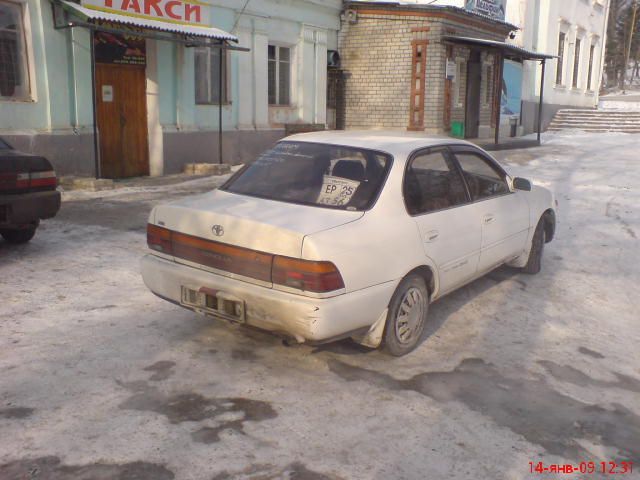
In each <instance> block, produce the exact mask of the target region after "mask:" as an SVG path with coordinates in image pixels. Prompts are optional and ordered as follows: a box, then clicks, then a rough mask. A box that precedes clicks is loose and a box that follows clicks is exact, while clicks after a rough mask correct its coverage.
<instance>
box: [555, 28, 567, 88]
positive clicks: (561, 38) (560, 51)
mask: <svg viewBox="0 0 640 480" xmlns="http://www.w3.org/2000/svg"><path fill="white" fill-rule="evenodd" d="M565 37H566V35H565V33H564V32H560V35H558V66H557V68H556V85H562V83H563V78H562V67H563V66H564V40H565Z"/></svg>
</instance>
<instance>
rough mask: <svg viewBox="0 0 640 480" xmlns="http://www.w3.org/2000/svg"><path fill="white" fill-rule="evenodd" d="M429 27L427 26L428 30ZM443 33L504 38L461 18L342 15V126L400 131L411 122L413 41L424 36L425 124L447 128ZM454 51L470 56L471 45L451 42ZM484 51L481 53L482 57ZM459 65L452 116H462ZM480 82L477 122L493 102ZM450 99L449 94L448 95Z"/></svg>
mask: <svg viewBox="0 0 640 480" xmlns="http://www.w3.org/2000/svg"><path fill="white" fill-rule="evenodd" d="M427 29H428V31H425V30H427ZM443 35H461V36H468V37H476V38H486V39H492V40H500V41H503V40H504V33H499V32H492V31H488V30H484V29H482V28H480V27H478V26H470V25H468V24H465V23H463V19H451V18H446V17H442V16H439V17H425V16H419V15H416V16H413V15H411V14H410V13H409V12H404V14H402V15H394V14H392V13H384V12H382V11H381V12H380V13H378V12H374V13H364V14H363V13H361V12H358V14H357V21H356V22H355V23H349V21H348V20H347V19H345V20H343V22H342V28H341V31H340V34H339V39H338V41H339V50H340V55H341V62H342V68H343V69H344V71H345V74H346V78H345V86H344V88H345V95H344V101H345V127H346V128H347V129H371V128H388V129H399V130H400V129H401V130H404V129H406V128H407V126H408V124H409V102H410V92H411V53H412V52H411V42H412V40H419V39H426V40H428V41H429V45H428V47H427V63H426V76H425V98H424V103H425V112H424V127H425V131H426V132H429V133H437V132H443V131H445V130H446V131H448V129H449V126H448V125H445V124H444V120H445V111H444V110H445V85H446V82H447V80H446V79H445V69H446V58H447V46H446V45H445V44H443V43H442V42H441V38H442V36H443ZM453 50H454V55H453V56H454V58H455V57H456V56H458V57H462V58H464V59H465V60H466V59H468V56H469V50H468V49H467V48H464V47H455V48H454V49H453ZM485 57H486V55H483V56H482V59H483V61H485ZM463 67H464V68H462V69H461V76H460V77H461V78H460V82H461V83H460V102H461V104H462V106H460V107H458V106H456V105H453V104H452V105H451V120H460V121H463V120H464V115H465V109H464V102H465V91H466V65H463ZM485 71H486V70H485V67H484V64H483V80H482V85H481V89H482V90H481V99H482V103H481V112H480V118H481V124H483V125H489V124H490V122H491V103H490V102H491V101H492V98H490V102H489V103H488V104H486V105H485V104H484V92H485V90H484V89H485V88H486V82H487V81H490V82H493V80H492V79H490V80H487V79H486V78H484V77H485V75H484V72H485ZM451 101H452V103H453V95H452V96H451Z"/></svg>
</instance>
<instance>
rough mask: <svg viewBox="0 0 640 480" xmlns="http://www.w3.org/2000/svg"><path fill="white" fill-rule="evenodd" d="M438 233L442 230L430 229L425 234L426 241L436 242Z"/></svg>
mask: <svg viewBox="0 0 640 480" xmlns="http://www.w3.org/2000/svg"><path fill="white" fill-rule="evenodd" d="M438 235H440V232H438V231H437V230H430V231H428V232H427V234H426V235H425V236H424V241H425V242H427V243H431V242H435V241H436V240H437V239H438Z"/></svg>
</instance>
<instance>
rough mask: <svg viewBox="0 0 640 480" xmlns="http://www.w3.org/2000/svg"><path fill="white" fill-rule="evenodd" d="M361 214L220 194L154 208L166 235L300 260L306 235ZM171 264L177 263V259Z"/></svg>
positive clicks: (158, 223)
mask: <svg viewBox="0 0 640 480" xmlns="http://www.w3.org/2000/svg"><path fill="white" fill-rule="evenodd" d="M362 215H363V212H358V211H347V210H337V209H330V208H322V207H313V206H306V205H298V204H293V203H285V202H278V201H273V200H267V199H261V198H255V197H249V196H245V195H238V194H234V193H229V192H225V191H221V190H215V191H213V192H210V193H207V194H204V195H199V196H196V197H190V198H188V199H184V200H181V201H178V202H175V203H171V204H167V205H161V206H159V207H157V208H156V209H155V214H154V218H152V221H153V223H155V224H156V225H159V226H162V227H164V228H166V229H169V230H171V231H175V232H180V233H183V234H187V235H191V236H194V237H198V238H202V239H206V240H211V241H215V242H221V243H224V244H228V245H234V246H238V247H242V248H246V249H250V250H254V251H258V252H266V253H269V254H274V255H283V256H287V257H294V258H300V256H301V252H302V242H303V239H304V237H305V236H306V235H310V234H313V233H317V232H320V231H324V230H328V229H331V228H334V227H337V226H340V225H344V224H345V223H349V222H353V221H355V220H358V219H359V218H361V217H362ZM176 261H180V259H178V258H176Z"/></svg>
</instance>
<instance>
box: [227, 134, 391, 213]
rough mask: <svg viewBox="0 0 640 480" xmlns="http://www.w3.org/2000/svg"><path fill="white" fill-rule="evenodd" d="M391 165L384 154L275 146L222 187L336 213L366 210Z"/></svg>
mask: <svg viewBox="0 0 640 480" xmlns="http://www.w3.org/2000/svg"><path fill="white" fill-rule="evenodd" d="M390 166H391V156H390V155H388V154H384V153H380V152H376V151H373V150H366V149H360V148H353V147H342V146H338V145H327V144H320V143H307V142H280V143H278V144H277V145H276V146H275V147H274V148H272V149H271V150H267V151H266V152H265V153H263V154H262V155H261V156H260V157H259V158H258V159H257V160H256V161H255V162H254V163H252V164H250V165H249V166H248V167H247V168H245V169H244V170H242V171H241V172H240V173H239V174H238V175H237V176H234V177H232V178H231V180H230V181H229V182H228V183H227V184H225V185H224V186H223V187H222V190H226V191H228V192H232V193H238V194H242V195H250V196H254V197H260V198H267V199H270V200H278V201H282V202H290V203H300V204H304V205H314V206H319V207H325V208H336V209H342V210H366V209H368V208H370V207H371V205H372V204H373V202H374V201H375V199H376V198H377V196H378V193H379V192H380V190H381V188H382V186H383V183H384V180H385V178H386V176H387V172H388V171H389V168H390Z"/></svg>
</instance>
